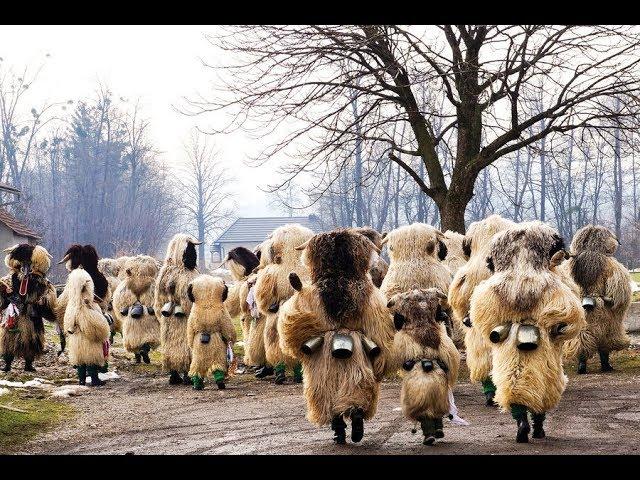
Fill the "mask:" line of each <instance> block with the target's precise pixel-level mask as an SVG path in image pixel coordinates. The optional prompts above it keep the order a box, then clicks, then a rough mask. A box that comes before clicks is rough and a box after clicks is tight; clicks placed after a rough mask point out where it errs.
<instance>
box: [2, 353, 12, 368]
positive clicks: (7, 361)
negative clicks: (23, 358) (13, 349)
mask: <svg viewBox="0 0 640 480" xmlns="http://www.w3.org/2000/svg"><path fill="white" fill-rule="evenodd" d="M2 358H3V359H4V367H3V368H2V371H3V372H10V371H11V363H12V362H13V355H10V354H8V353H5V354H4V355H2Z"/></svg>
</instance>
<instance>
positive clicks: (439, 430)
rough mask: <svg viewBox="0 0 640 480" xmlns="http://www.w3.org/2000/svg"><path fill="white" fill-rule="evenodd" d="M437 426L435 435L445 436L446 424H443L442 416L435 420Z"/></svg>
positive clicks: (437, 436)
mask: <svg viewBox="0 0 640 480" xmlns="http://www.w3.org/2000/svg"><path fill="white" fill-rule="evenodd" d="M433 424H434V427H435V437H436V438H444V425H442V418H436V419H435V420H434V421H433Z"/></svg>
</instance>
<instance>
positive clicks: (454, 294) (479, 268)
mask: <svg viewBox="0 0 640 480" xmlns="http://www.w3.org/2000/svg"><path fill="white" fill-rule="evenodd" d="M513 225H515V224H514V223H513V222H512V221H511V220H507V219H505V218H502V217H501V216H500V215H491V216H489V217H487V218H485V219H484V220H480V221H478V222H473V223H472V224H471V225H469V229H468V230H467V233H466V235H465V237H464V240H463V242H462V244H463V251H464V254H465V256H466V257H467V258H468V259H469V260H468V261H467V263H465V264H464V265H463V266H461V267H460V268H459V269H458V271H457V272H456V274H455V275H454V277H453V280H452V281H451V286H450V288H449V293H448V299H449V305H451V312H452V314H453V323H454V325H455V330H456V331H459V332H463V333H464V345H465V350H466V362H467V366H468V367H469V378H470V380H471V381H472V382H480V383H481V384H482V390H483V393H484V395H485V399H486V405H487V406H494V405H496V404H495V402H494V400H493V399H494V397H495V393H496V386H495V384H494V383H493V381H492V380H491V344H490V343H489V342H487V341H486V339H485V338H484V337H483V336H482V335H481V334H480V332H479V330H478V329H477V328H474V327H473V323H472V321H471V319H470V317H469V302H470V300H471V294H473V291H474V289H475V288H476V287H477V286H478V285H479V284H480V282H482V281H483V280H486V279H487V278H489V277H490V276H491V271H490V270H489V269H488V268H487V257H488V256H489V249H490V248H491V240H492V239H493V237H495V236H496V235H497V234H498V233H499V232H501V231H503V230H506V229H507V228H509V227H512V226H513Z"/></svg>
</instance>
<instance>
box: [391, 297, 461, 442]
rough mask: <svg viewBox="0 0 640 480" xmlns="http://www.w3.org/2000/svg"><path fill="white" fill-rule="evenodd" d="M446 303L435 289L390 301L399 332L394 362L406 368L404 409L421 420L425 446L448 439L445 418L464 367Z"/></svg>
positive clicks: (412, 418) (392, 298)
mask: <svg viewBox="0 0 640 480" xmlns="http://www.w3.org/2000/svg"><path fill="white" fill-rule="evenodd" d="M446 301H447V296H446V295H445V294H444V293H443V292H442V291H440V290H438V289H436V288H429V289H416V290H410V291H407V292H404V293H398V294H396V295H394V296H393V297H391V298H390V299H389V302H388V303H387V307H388V308H389V309H390V310H391V312H392V313H393V321H394V324H395V327H396V329H397V330H398V332H397V333H396V335H395V337H394V340H393V359H394V360H393V361H394V365H395V366H401V367H402V370H401V372H403V380H402V389H401V391H400V403H401V404H402V411H403V412H404V415H405V416H406V417H407V418H408V419H409V420H412V421H414V422H420V426H421V427H422V433H423V434H424V442H423V443H424V444H425V445H432V444H433V443H434V441H435V439H436V438H442V437H444V431H443V425H442V417H443V416H445V415H447V414H448V413H449V411H450V408H451V405H450V402H449V398H450V395H452V391H453V387H454V385H455V383H456V381H457V379H458V369H459V368H460V354H459V353H458V349H457V348H456V346H455V345H454V344H453V340H451V338H450V337H449V336H448V335H447V329H446V324H445V323H446V319H447V317H446V313H445V312H444V310H443V304H444V305H446Z"/></svg>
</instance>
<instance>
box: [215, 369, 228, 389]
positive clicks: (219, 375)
mask: <svg viewBox="0 0 640 480" xmlns="http://www.w3.org/2000/svg"><path fill="white" fill-rule="evenodd" d="M213 379H214V380H215V382H216V385H218V390H224V389H225V388H227V386H226V385H225V384H224V372H223V371H222V370H215V371H214V372H213Z"/></svg>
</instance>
